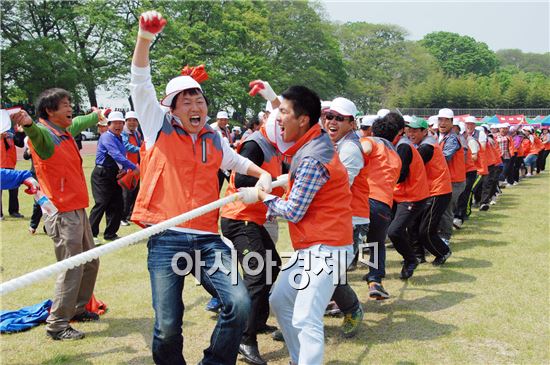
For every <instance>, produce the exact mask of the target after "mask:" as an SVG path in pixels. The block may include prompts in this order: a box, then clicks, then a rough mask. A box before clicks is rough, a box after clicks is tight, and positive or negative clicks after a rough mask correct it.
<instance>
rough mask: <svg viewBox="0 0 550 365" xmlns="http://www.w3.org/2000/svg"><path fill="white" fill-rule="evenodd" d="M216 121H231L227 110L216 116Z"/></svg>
mask: <svg viewBox="0 0 550 365" xmlns="http://www.w3.org/2000/svg"><path fill="white" fill-rule="evenodd" d="M216 119H229V115H227V112H226V111H225V110H221V111H219V112H218V114H217V115H216Z"/></svg>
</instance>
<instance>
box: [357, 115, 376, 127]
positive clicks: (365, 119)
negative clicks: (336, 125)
mask: <svg viewBox="0 0 550 365" xmlns="http://www.w3.org/2000/svg"><path fill="white" fill-rule="evenodd" d="M376 119H378V115H363V116H362V117H361V124H360V126H361V127H372V125H373V124H374V121H375V120H376Z"/></svg>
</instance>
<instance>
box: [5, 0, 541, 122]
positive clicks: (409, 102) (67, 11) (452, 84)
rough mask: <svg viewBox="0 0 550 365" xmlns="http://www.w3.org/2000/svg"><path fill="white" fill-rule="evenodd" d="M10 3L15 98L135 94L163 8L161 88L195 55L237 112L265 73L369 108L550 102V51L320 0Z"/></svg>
mask: <svg viewBox="0 0 550 365" xmlns="http://www.w3.org/2000/svg"><path fill="white" fill-rule="evenodd" d="M1 9H2V23H1V30H2V39H3V42H2V45H1V51H2V69H1V82H2V90H3V99H4V101H14V100H28V101H30V102H32V101H33V100H34V98H36V96H37V95H38V93H40V91H42V90H44V89H46V88H49V87H54V86H56V87H63V88H65V89H67V90H70V91H72V92H73V94H74V95H75V102H77V103H80V102H82V100H84V98H86V99H87V100H88V101H89V103H90V104H91V105H97V96H96V90H97V88H98V87H99V86H102V87H105V88H107V89H111V90H112V89H113V88H117V87H118V88H120V87H122V88H123V89H122V90H116V91H118V92H119V93H120V94H125V93H127V90H126V89H125V88H126V86H125V85H126V84H127V82H128V76H129V67H130V62H131V57H132V50H133V45H134V43H135V38H136V33H137V28H138V26H137V23H138V19H139V14H140V13H141V12H142V11H144V10H148V9H156V10H158V11H160V12H161V13H162V14H164V15H165V16H166V17H167V19H168V25H167V26H166V28H165V30H164V31H163V33H162V34H161V35H160V36H159V37H158V38H157V39H156V41H155V42H154V43H153V45H152V49H151V60H152V65H151V66H152V75H153V82H154V84H155V85H157V86H158V87H159V89H158V90H157V91H158V93H159V96H160V95H161V94H162V92H163V90H162V88H163V87H164V85H165V84H166V82H167V81H168V80H169V79H170V78H172V77H174V76H177V75H178V74H179V72H180V70H181V69H182V68H183V67H184V66H185V65H187V64H189V65H198V64H205V65H206V69H207V71H208V73H209V75H210V78H209V80H208V81H206V82H205V85H204V87H205V90H207V95H208V98H209V101H210V106H211V110H212V111H215V110H218V109H221V108H231V109H232V110H234V111H235V114H234V116H235V119H238V120H243V119H244V118H245V116H246V115H247V114H248V115H251V113H252V112H253V111H258V110H260V109H262V104H263V103H262V102H261V100H260V99H259V98H250V97H249V96H248V94H247V92H248V88H247V85H248V82H249V81H250V80H254V79H258V78H262V79H265V80H268V81H269V82H270V83H271V84H272V86H273V88H274V89H275V90H276V91H277V90H279V91H282V90H283V89H284V88H286V87H287V86H289V85H291V84H303V85H307V86H309V87H311V88H312V89H314V90H315V91H317V92H318V93H319V95H320V97H321V98H322V99H331V98H333V97H335V96H345V97H348V98H350V99H352V100H354V101H355V102H356V104H357V105H358V107H359V109H360V110H362V111H363V112H368V111H371V112H372V111H374V110H376V109H378V108H380V107H381V106H386V107H439V106H443V105H445V106H449V107H476V108H497V107H498V108H504V107H514V108H524V107H525V108H529V107H532V108H542V107H548V106H549V105H550V74H549V73H550V67H549V66H550V53H545V54H531V53H523V52H521V51H520V50H501V51H498V52H496V53H495V52H493V51H491V50H490V49H489V48H488V47H487V45H486V44H485V43H482V42H478V41H476V40H475V39H473V38H471V37H467V36H461V35H459V34H456V33H448V32H433V33H430V34H428V35H426V36H425V37H424V38H423V39H422V40H420V41H410V40H407V39H406V37H407V31H406V30H405V29H403V28H401V27H399V26H395V25H381V24H370V23H364V22H354V23H344V24H342V23H334V22H331V21H330V20H329V19H328V16H327V15H326V13H325V10H324V8H323V7H322V5H321V4H320V3H317V2H304V1H276V2H275V1H267V2H266V1H250V0H243V1H211V2H210V1H209V2H199V1H181V2H180V1H172V2H166V1H154V0H114V1H112V0H111V1H97V0H90V1H87V0H86V1H84V0H70V1H63V2H56V1H43V0H35V1H24V2H20V1H9V0H8V1H6V0H5V1H2V3H1ZM120 85H124V86H120Z"/></svg>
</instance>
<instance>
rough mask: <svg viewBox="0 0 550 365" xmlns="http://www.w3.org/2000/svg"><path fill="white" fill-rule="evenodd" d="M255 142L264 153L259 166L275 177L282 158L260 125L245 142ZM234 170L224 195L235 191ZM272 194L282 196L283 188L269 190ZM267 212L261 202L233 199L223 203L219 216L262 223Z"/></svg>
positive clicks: (280, 166)
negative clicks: (259, 129)
mask: <svg viewBox="0 0 550 365" xmlns="http://www.w3.org/2000/svg"><path fill="white" fill-rule="evenodd" d="M248 142H256V143H257V144H258V146H259V147H260V149H261V150H262V153H263V155H264V162H263V163H262V165H261V166H260V167H261V168H262V169H263V170H265V171H267V172H269V174H270V175H271V177H273V178H277V177H278V176H279V175H281V173H282V158H281V155H280V154H279V152H278V151H277V150H276V149H275V147H274V146H273V145H272V144H271V143H270V142H269V140H268V139H267V137H266V136H265V129H264V128H263V126H262V129H261V131H256V132H254V133H252V134H251V135H249V136H248V137H247V139H246V142H245V143H248ZM243 145H244V143H241V144H239V146H238V147H237V153H238V152H240V151H241V149H242V146H243ZM235 176H236V172H235V171H233V172H232V173H231V177H230V178H229V185H228V187H227V190H226V193H225V195H226V196H228V195H231V194H234V193H236V192H237V188H236V187H235ZM271 194H272V195H276V196H279V197H281V196H283V194H284V189H283V188H282V187H279V188H275V189H273V191H272V192H271ZM266 213H267V206H266V205H265V204H264V203H263V202H256V203H253V204H245V203H243V202H242V201H240V200H237V201H234V202H232V203H229V204H227V205H225V206H224V207H223V208H222V211H221V216H222V217H224V218H229V219H234V220H240V221H249V222H254V223H256V224H259V225H262V224H264V223H265V215H266Z"/></svg>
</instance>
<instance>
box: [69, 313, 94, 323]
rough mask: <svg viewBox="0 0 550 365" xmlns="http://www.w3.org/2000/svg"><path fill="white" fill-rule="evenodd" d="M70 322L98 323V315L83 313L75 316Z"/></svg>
mask: <svg viewBox="0 0 550 365" xmlns="http://www.w3.org/2000/svg"><path fill="white" fill-rule="evenodd" d="M71 321H74V322H92V321H99V315H98V314H97V313H94V312H88V311H84V312H82V313H80V314H77V315H76V316H74V317H73V318H72V319H71Z"/></svg>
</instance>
